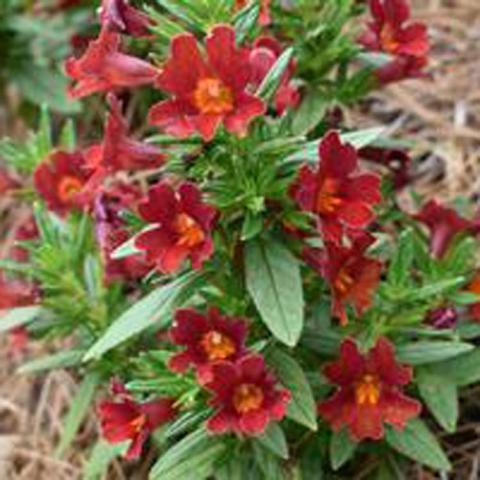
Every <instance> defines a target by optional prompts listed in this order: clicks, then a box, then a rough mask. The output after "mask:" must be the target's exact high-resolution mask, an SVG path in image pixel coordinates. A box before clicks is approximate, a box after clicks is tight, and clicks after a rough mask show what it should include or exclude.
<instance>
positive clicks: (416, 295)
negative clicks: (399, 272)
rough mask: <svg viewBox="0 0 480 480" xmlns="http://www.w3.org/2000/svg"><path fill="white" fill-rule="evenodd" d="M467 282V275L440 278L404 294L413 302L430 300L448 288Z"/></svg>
mask: <svg viewBox="0 0 480 480" xmlns="http://www.w3.org/2000/svg"><path fill="white" fill-rule="evenodd" d="M464 283H465V277H457V278H450V279H448V280H440V281H438V282H434V283H430V284H428V285H425V286H423V287H420V288H416V289H415V290H412V291H410V290H409V291H407V292H406V293H405V295H404V297H405V298H406V299H408V300H409V301H411V302H414V301H420V300H429V299H431V297H434V296H435V295H440V294H443V293H445V292H446V291H448V290H452V289H455V288H458V287H461V286H462V285H463V284H464Z"/></svg>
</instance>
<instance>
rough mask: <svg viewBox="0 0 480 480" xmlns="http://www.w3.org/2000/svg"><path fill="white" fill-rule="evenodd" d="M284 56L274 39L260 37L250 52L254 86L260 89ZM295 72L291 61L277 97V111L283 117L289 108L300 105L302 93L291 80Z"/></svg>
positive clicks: (293, 63)
mask: <svg viewBox="0 0 480 480" xmlns="http://www.w3.org/2000/svg"><path fill="white" fill-rule="evenodd" d="M281 54H282V46H281V45H280V43H279V42H278V40H276V39H275V38H273V37H266V36H265V37H260V38H258V39H257V40H256V41H255V43H254V44H253V48H252V50H251V52H250V64H251V70H252V80H251V82H252V84H253V85H255V87H259V86H260V85H261V83H262V81H263V80H264V78H265V77H266V75H267V74H268V72H269V71H270V69H271V68H272V67H273V65H274V64H275V62H276V61H277V60H278V58H279V57H280V55H281ZM294 72H295V62H294V61H291V62H290V65H289V66H288V68H287V70H286V71H285V73H284V74H283V77H282V80H281V82H280V86H279V87H278V90H277V93H276V95H275V109H276V110H277V113H278V114H279V115H281V114H282V113H283V112H285V110H286V109H288V108H295V107H297V106H298V104H299V103H300V92H299V91H298V88H297V87H296V86H295V85H294V84H293V83H292V81H291V79H292V76H293V74H294Z"/></svg>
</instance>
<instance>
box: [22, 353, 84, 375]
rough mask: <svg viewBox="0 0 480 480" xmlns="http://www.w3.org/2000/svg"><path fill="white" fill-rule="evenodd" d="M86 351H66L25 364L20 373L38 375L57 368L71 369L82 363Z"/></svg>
mask: <svg viewBox="0 0 480 480" xmlns="http://www.w3.org/2000/svg"><path fill="white" fill-rule="evenodd" d="M84 354H85V350H66V351H63V352H58V353H54V354H53V355H48V356H46V357H42V358H38V359H36V360H32V361H30V362H27V363H24V364H23V365H22V366H21V367H20V368H19V369H18V373H20V374H26V373H38V372H42V371H44V370H53V369H56V368H69V367H74V366H75V365H78V364H80V363H82V358H83V355H84Z"/></svg>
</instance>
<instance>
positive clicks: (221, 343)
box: [200, 330, 235, 361]
mask: <svg viewBox="0 0 480 480" xmlns="http://www.w3.org/2000/svg"><path fill="white" fill-rule="evenodd" d="M200 343H201V345H202V347H203V349H204V351H205V353H206V354H207V356H208V359H209V360H211V361H215V360H225V359H226V358H228V357H231V356H232V355H233V354H234V353H235V344H234V343H233V341H232V340H231V338H229V337H228V336H227V335H224V334H223V333H220V332H217V331H216V330H212V331H211V332H208V333H206V334H205V335H204V336H203V338H202V340H201V342H200Z"/></svg>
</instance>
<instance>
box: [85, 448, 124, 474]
mask: <svg viewBox="0 0 480 480" xmlns="http://www.w3.org/2000/svg"><path fill="white" fill-rule="evenodd" d="M127 446H128V442H127V444H126V445H125V443H120V444H118V443H117V444H111V443H107V442H106V441H105V440H99V441H98V442H97V443H96V444H95V446H94V447H93V450H92V452H91V454H90V457H89V459H88V461H87V462H86V463H85V466H84V468H83V480H101V479H102V478H104V476H105V473H106V472H107V469H108V466H109V465H110V462H111V461H112V460H113V459H114V458H115V457H118V456H120V455H123V454H124V453H125V451H126V450H127Z"/></svg>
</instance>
